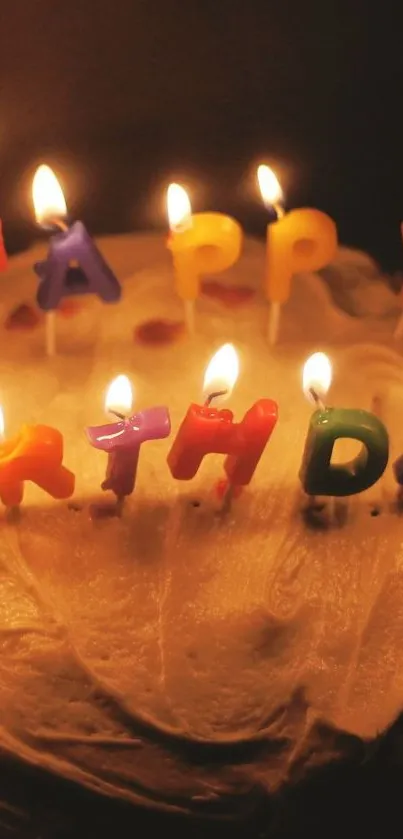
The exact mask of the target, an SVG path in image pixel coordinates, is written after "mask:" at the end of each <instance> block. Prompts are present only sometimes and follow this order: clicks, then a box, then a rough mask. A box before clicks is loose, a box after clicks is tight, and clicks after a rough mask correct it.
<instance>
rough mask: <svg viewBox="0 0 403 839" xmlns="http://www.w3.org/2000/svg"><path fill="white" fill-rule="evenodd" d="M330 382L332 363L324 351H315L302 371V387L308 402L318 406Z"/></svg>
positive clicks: (321, 403)
mask: <svg viewBox="0 0 403 839" xmlns="http://www.w3.org/2000/svg"><path fill="white" fill-rule="evenodd" d="M331 383H332V365H331V363H330V361H329V359H328V357H327V355H325V353H323V352H316V353H314V354H313V355H311V357H310V358H308V361H306V363H305V365H304V370H303V373H302V388H303V391H304V394H305V396H306V397H307V399H309V401H310V402H314V403H315V404H316V405H318V406H319V407H322V406H323V400H324V398H325V396H326V394H327V392H328V390H329V388H330V385H331Z"/></svg>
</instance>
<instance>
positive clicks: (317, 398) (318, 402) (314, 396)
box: [309, 387, 326, 411]
mask: <svg viewBox="0 0 403 839" xmlns="http://www.w3.org/2000/svg"><path fill="white" fill-rule="evenodd" d="M309 393H310V395H311V396H312V399H313V401H314V402H315V405H316V407H317V408H319V410H320V411H326V405H325V403H324V402H323V401H322V399H321V398H320V396H319V395H318V394H317V393H316V390H314V388H313V387H310V388H309Z"/></svg>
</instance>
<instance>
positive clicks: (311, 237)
mask: <svg viewBox="0 0 403 839" xmlns="http://www.w3.org/2000/svg"><path fill="white" fill-rule="evenodd" d="M257 174H258V182H259V187H260V191H261V194H262V198H263V201H264V203H265V205H266V207H268V208H269V207H273V208H274V209H275V210H276V212H277V221H275V222H273V223H272V224H269V225H268V227H267V262H266V280H265V291H266V296H267V298H268V300H269V303H270V313H269V324H268V338H269V342H270V344H272V345H273V344H275V343H276V342H277V338H278V332H279V324H280V312H281V306H282V304H283V303H285V302H286V301H287V300H288V298H289V296H290V289H291V278H292V276H293V275H294V274H298V273H300V272H302V271H318V270H319V268H323V267H324V265H327V263H328V262H330V260H331V259H333V257H334V255H335V253H336V249H337V229H336V225H335V223H334V221H332V219H331V218H329V216H327V215H326V214H325V213H322V212H320V210H312V209H308V208H302V209H298V210H292V211H291V212H290V213H286V214H285V212H284V206H283V193H282V189H281V187H280V184H279V182H278V180H277V178H276V176H275V175H274V173H273V172H272V171H271V169H269V167H268V166H265V165H261V166H259V167H258V171H257Z"/></svg>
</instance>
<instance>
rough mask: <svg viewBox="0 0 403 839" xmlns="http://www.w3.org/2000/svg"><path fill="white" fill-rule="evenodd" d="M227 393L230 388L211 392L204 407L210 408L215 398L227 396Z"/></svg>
mask: <svg viewBox="0 0 403 839" xmlns="http://www.w3.org/2000/svg"><path fill="white" fill-rule="evenodd" d="M226 393H228V390H216V391H214V393H209V395H208V397H207V399H206V401H205V403H204V407H205V408H208V407H209V405H211V403H212V401H213V399H218V397H219V396H225V394H226Z"/></svg>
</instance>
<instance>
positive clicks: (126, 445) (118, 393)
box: [87, 376, 171, 501]
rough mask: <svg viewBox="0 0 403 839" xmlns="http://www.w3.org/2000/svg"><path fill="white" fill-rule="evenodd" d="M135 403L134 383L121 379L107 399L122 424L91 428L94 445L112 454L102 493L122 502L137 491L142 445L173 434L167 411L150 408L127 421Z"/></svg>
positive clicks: (89, 429)
mask: <svg viewBox="0 0 403 839" xmlns="http://www.w3.org/2000/svg"><path fill="white" fill-rule="evenodd" d="M131 403H132V396H131V386H130V382H129V380H128V379H127V378H126V376H118V377H117V379H115V380H114V382H112V385H111V387H110V388H109V390H108V393H107V397H106V409H107V410H109V411H111V412H112V413H115V414H116V415H117V417H118V418H119V419H118V422H115V423H108V424H106V425H100V426H98V427H92V428H87V436H88V439H89V441H90V443H91V445H92V446H93V447H94V448H95V449H100V450H101V451H104V452H106V453H107V454H108V465H107V470H106V476H105V480H104V481H103V483H102V489H104V490H106V489H110V490H112V492H114V493H115V495H116V496H117V498H118V499H119V500H120V501H121V500H122V499H123V498H124V497H125V496H126V495H131V493H132V492H133V490H134V487H135V483H136V474H137V464H138V459H139V454H140V447H141V445H142V443H145V442H146V441H147V440H160V439H163V438H164V437H168V436H169V434H170V431H171V422H170V417H169V411H168V409H167V408H165V407H154V408H148V409H146V410H144V411H141V412H140V413H138V414H134V415H133V416H131V417H126V416H125V413H126V412H129V411H130V410H131ZM116 405H118V407H119V410H117V409H116V407H115V406H116Z"/></svg>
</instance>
